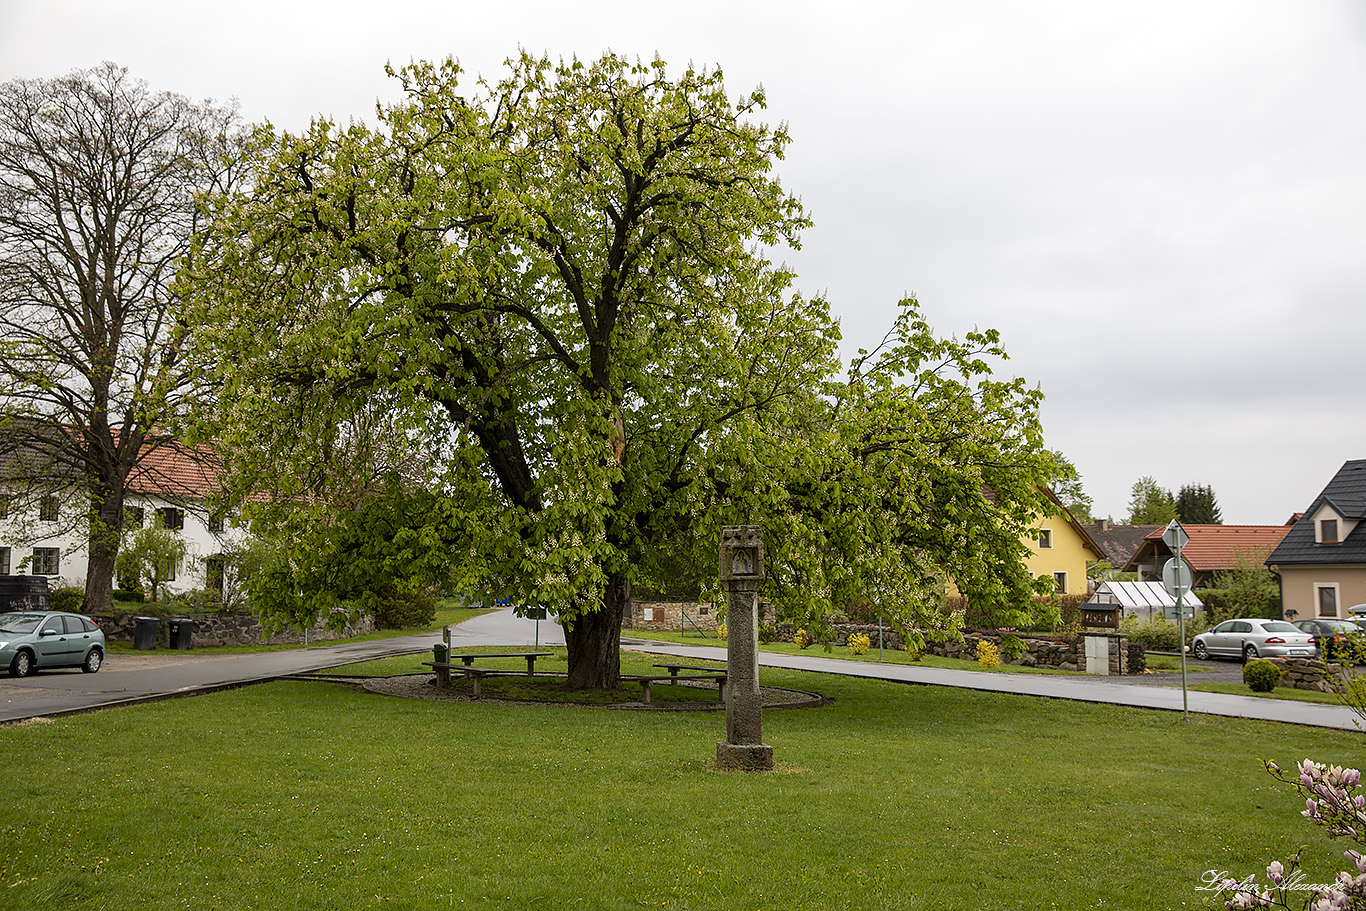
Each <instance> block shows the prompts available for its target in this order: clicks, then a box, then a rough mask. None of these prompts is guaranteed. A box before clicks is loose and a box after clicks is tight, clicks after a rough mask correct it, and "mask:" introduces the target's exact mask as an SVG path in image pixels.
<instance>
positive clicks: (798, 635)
mask: <svg viewBox="0 0 1366 911" xmlns="http://www.w3.org/2000/svg"><path fill="white" fill-rule="evenodd" d="M792 641H793V643H795V644H796V646H797V648H810V647H811V646H812V645H813V644H814V643H815V641H816V640H815V638H814V637H813V636H812V635H811V634H810V633H808V632H807V631H806V630H804V629H799V630H797V631H796V632H795V633H793V634H792Z"/></svg>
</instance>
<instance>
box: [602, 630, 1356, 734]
mask: <svg viewBox="0 0 1366 911" xmlns="http://www.w3.org/2000/svg"><path fill="white" fill-rule="evenodd" d="M624 644H625V642H623V645H624ZM629 647H630V648H632V649H638V650H640V651H647V652H651V653H654V654H662V655H679V656H685V657H691V658H709V659H712V660H716V661H724V660H726V650H725V649H723V648H710V647H703V646H680V645H673V644H669V643H662V642H655V643H647V642H641V643H639V644H636V643H635V641H634V640H633V641H632V644H631V645H630V646H629ZM759 663H760V664H762V665H763V666H764V667H782V668H790V669H792V670H802V671H815V672H817V673H821V674H843V675H845V676H850V677H869V678H872V679H875V680H892V681H896V682H899V683H918V684H926V685H929V686H955V687H959V688H962V689H972V690H990V691H994V692H998V693H1018V694H1020V695H1023V696H1047V697H1050V698H1053V699H1074V700H1077V701H1078V702H1108V703H1112V704H1115V705H1131V706H1135V707H1138V708H1148V709H1168V710H1171V711H1177V712H1179V711H1181V710H1182V703H1181V687H1180V682H1181V680H1180V677H1179V676H1178V677H1177V678H1176V680H1175V683H1176V686H1174V687H1167V686H1152V685H1140V684H1134V683H1125V682H1123V681H1124V679H1125V678H1122V677H1089V676H1075V677H1074V676H1063V675H1053V674H1010V673H997V672H992V673H985V672H981V671H960V670H949V669H946V668H933V667H912V666H910V665H904V664H877V663H874V662H871V661H868V662H865V661H848V660H844V659H840V658H824V657H821V656H820V655H780V654H775V653H772V652H760V654H759ZM1191 676H1192V677H1194V675H1191ZM1191 682H1199V679H1198V678H1197V679H1194V680H1191ZM1188 699H1189V708H1190V711H1192V712H1200V713H1203V714H1207V715H1227V716H1229V717H1233V718H1260V719H1263V720H1266V721H1284V722H1288V723H1290V724H1304V725H1311V726H1315V727H1325V728H1344V729H1346V730H1355V729H1356V727H1357V725H1356V716H1355V715H1354V714H1353V713H1352V711H1351V710H1350V709H1348V708H1346V707H1345V706H1341V705H1330V704H1326V703H1316V702H1292V701H1290V700H1285V699H1259V698H1257V697H1255V696H1231V695H1226V694H1223V693H1201V692H1190V693H1189V694H1188Z"/></svg>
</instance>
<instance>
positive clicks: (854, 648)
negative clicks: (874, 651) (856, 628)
mask: <svg viewBox="0 0 1366 911" xmlns="http://www.w3.org/2000/svg"><path fill="white" fill-rule="evenodd" d="M870 645H872V640H871V639H869V638H868V634H867V633H854V635H852V636H850V637H849V652H850V654H853V655H862V654H863V653H864V652H866V651H868V646H870Z"/></svg>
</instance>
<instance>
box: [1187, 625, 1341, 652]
mask: <svg viewBox="0 0 1366 911" xmlns="http://www.w3.org/2000/svg"><path fill="white" fill-rule="evenodd" d="M1191 651H1193V652H1194V653H1195V657H1197V658H1242V659H1243V660H1245V661H1251V660H1253V659H1254V658H1317V657H1318V655H1319V650H1318V646H1316V645H1315V644H1314V637H1313V636H1311V635H1310V634H1309V633H1306V632H1305V631H1304V630H1302V629H1299V628H1297V627H1296V626H1294V625H1293V624H1291V623H1287V622H1285V621H1284V620H1262V619H1259V618H1256V617H1249V618H1247V619H1239V620H1225V621H1224V622H1223V623H1220V624H1219V625H1218V626H1216V627H1215V628H1214V629H1212V630H1210V631H1209V632H1207V633H1201V634H1200V635H1198V636H1196V637H1195V642H1194V643H1193V644H1192V645H1191Z"/></svg>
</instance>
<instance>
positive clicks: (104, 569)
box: [84, 485, 123, 614]
mask: <svg viewBox="0 0 1366 911" xmlns="http://www.w3.org/2000/svg"><path fill="white" fill-rule="evenodd" d="M122 534H123V489H122V487H120V488H119V489H118V490H116V491H110V490H109V489H108V488H107V487H103V486H98V485H97V487H96V489H95V490H94V491H93V492H92V493H91V495H90V541H89V546H90V556H89V559H88V561H87V562H86V569H85V607H84V611H85V613H87V614H90V613H94V612H96V611H108V610H110V609H112V608H113V604H114V593H113V582H114V564H115V562H116V561H117V560H118V556H119V539H120V536H121V535H122Z"/></svg>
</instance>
